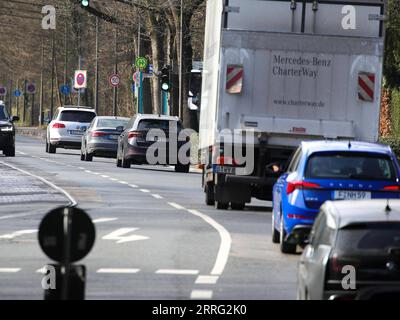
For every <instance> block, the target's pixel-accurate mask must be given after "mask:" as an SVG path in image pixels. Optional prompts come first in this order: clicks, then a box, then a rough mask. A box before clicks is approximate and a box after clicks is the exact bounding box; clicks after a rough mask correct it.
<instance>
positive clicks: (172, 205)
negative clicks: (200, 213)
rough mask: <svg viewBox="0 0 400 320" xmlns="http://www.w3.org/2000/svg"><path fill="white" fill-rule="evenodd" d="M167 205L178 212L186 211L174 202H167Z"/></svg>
mask: <svg viewBox="0 0 400 320" xmlns="http://www.w3.org/2000/svg"><path fill="white" fill-rule="evenodd" d="M168 204H169V205H170V206H171V207H173V208H175V209H178V210H186V208H185V207H182V206H181V205H180V204H177V203H175V202H168Z"/></svg>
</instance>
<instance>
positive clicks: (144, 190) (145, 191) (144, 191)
mask: <svg viewBox="0 0 400 320" xmlns="http://www.w3.org/2000/svg"><path fill="white" fill-rule="evenodd" d="M140 191H142V192H143V193H150V190H147V189H140Z"/></svg>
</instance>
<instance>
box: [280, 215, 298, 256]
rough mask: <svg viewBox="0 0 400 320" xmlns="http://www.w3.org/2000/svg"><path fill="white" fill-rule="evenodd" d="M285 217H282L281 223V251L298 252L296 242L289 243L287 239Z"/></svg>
mask: <svg viewBox="0 0 400 320" xmlns="http://www.w3.org/2000/svg"><path fill="white" fill-rule="evenodd" d="M284 223H285V222H284V221H283V217H281V223H280V232H279V235H280V243H281V252H282V253H291V254H293V253H296V249H297V246H296V245H295V244H291V243H287V241H285V238H286V231H285V225H284Z"/></svg>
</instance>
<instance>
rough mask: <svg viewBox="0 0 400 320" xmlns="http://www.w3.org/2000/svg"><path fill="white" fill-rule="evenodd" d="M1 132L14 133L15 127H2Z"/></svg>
mask: <svg viewBox="0 0 400 320" xmlns="http://www.w3.org/2000/svg"><path fill="white" fill-rule="evenodd" d="M0 130H1V131H2V132H11V131H14V127H12V126H10V127H2V128H0Z"/></svg>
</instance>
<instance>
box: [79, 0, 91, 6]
mask: <svg viewBox="0 0 400 320" xmlns="http://www.w3.org/2000/svg"><path fill="white" fill-rule="evenodd" d="M89 4H90V0H81V6H82V7H89Z"/></svg>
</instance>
